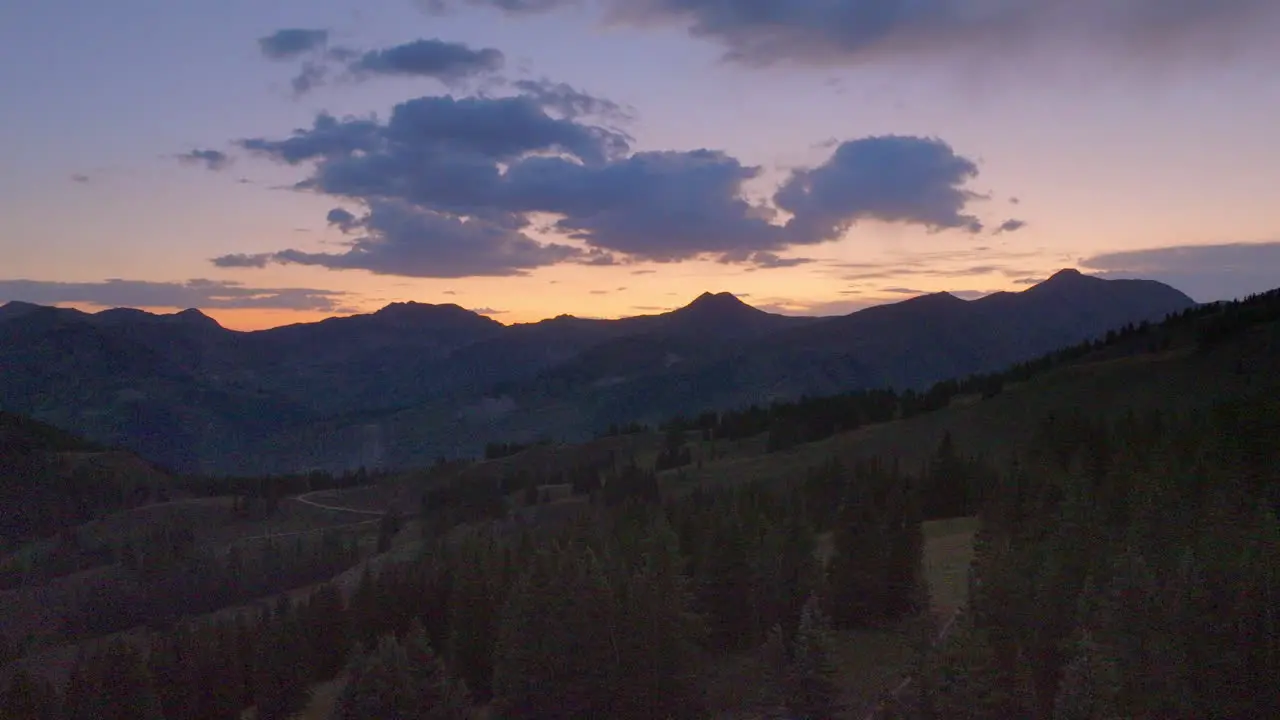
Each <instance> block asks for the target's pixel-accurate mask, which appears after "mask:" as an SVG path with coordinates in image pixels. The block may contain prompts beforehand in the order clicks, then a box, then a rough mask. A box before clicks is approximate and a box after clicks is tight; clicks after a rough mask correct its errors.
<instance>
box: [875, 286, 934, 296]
mask: <svg viewBox="0 0 1280 720" xmlns="http://www.w3.org/2000/svg"><path fill="white" fill-rule="evenodd" d="M880 292H887V293H893V294H895V295H925V294H927V293H926V291H924V290H916V289H915V288H904V287H887V288H881V289H880Z"/></svg>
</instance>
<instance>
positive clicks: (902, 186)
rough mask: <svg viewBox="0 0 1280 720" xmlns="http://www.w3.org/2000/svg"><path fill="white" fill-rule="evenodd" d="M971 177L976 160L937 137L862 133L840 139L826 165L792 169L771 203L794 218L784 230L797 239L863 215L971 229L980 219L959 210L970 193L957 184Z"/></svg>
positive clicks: (833, 233)
mask: <svg viewBox="0 0 1280 720" xmlns="http://www.w3.org/2000/svg"><path fill="white" fill-rule="evenodd" d="M977 175H978V166H977V164H975V163H974V162H973V161H972V160H970V159H968V158H966V157H962V156H960V155H957V154H956V153H955V151H954V150H952V148H951V146H950V145H948V144H947V143H945V142H943V141H941V140H938V139H935V138H919V137H908V136H901V135H885V136H879V137H869V138H863V139H861V140H850V141H848V142H844V143H841V144H840V146H839V147H837V148H836V151H835V153H834V154H833V155H832V156H831V158H830V159H829V160H828V161H827V162H826V163H824V164H822V165H819V166H818V167H816V168H813V169H811V170H798V171H795V172H793V173H792V175H791V177H790V178H789V179H788V180H787V181H786V182H785V183H784V184H783V185H782V187H781V188H779V189H778V192H777V194H776V195H775V196H774V202H775V204H776V205H777V206H778V207H779V208H781V209H783V210H785V211H787V212H789V213H791V214H792V215H793V216H794V217H793V218H792V219H791V221H790V222H788V223H787V228H788V230H789V234H790V235H791V237H792V238H793V240H794V241H795V242H797V243H813V242H821V241H823V240H829V239H832V238H835V237H838V236H839V235H840V234H842V233H843V232H844V231H845V230H846V229H848V227H849V226H850V225H852V224H853V223H855V222H857V221H858V220H863V219H867V220H882V221H885V222H904V223H912V224H917V225H922V226H924V227H928V228H931V229H937V230H941V229H949V228H960V229H964V230H966V231H969V232H976V231H977V230H980V229H981V228H982V223H981V222H980V221H979V220H978V219H977V218H976V217H974V216H973V215H970V214H966V213H965V212H964V210H965V208H966V207H967V206H968V204H969V202H970V201H972V200H974V199H976V198H977V196H976V195H975V194H974V193H973V192H970V191H968V190H965V189H964V187H963V186H964V184H965V183H966V182H968V181H969V180H970V179H972V178H974V177H976V176H977Z"/></svg>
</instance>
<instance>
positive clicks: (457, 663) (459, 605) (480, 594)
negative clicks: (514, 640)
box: [448, 538, 503, 702]
mask: <svg viewBox="0 0 1280 720" xmlns="http://www.w3.org/2000/svg"><path fill="white" fill-rule="evenodd" d="M494 556H495V550H494V548H493V546H492V545H491V544H490V543H489V542H488V541H487V539H477V538H471V539H468V540H466V541H464V545H463V547H462V548H460V550H459V551H458V555H457V556H455V557H453V558H452V559H451V566H452V571H453V586H452V589H451V592H450V593H449V623H448V626H449V659H450V665H451V666H452V667H453V669H454V672H456V673H457V674H458V676H459V677H460V678H461V679H462V680H463V681H464V682H465V683H466V685H467V687H468V688H469V689H470V690H471V692H472V693H473V696H474V698H475V699H476V700H477V701H478V702H486V701H488V699H489V698H490V697H492V694H493V689H492V688H493V673H494V653H495V651H494V647H495V644H496V642H497V633H498V623H499V618H500V613H501V607H502V602H503V598H502V588H501V587H500V586H499V574H498V568H497V564H498V563H497V562H496V558H495V557H494Z"/></svg>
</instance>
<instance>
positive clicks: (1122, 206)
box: [0, 0, 1280, 329]
mask: <svg viewBox="0 0 1280 720" xmlns="http://www.w3.org/2000/svg"><path fill="white" fill-rule="evenodd" d="M1278 32H1280V3H1276V2H1274V1H1273V0H1128V1H1127V2H1124V3H1120V2H1113V1H1112V0H793V1H791V2H785V3H783V2H777V3H762V2H759V1H758V0H738V1H736V2H735V1H733V0H384V1H383V2H378V3H368V2H360V1H357V0H275V1H273V2H269V3H264V2H260V0H220V1H219V2H216V3H215V2H205V1H204V0H199V1H196V0H193V1H192V2H182V3H175V2H169V1H162V0H115V1H114V2H112V3H98V2H88V0H43V1H42V2H39V3H5V4H2V5H0V218H3V223H2V224H0V302H3V301H7V300H23V301H28V302H38V303H42V304H58V305H64V306H73V307H80V308H83V309H90V310H93V309H101V308H107V307H116V306H131V307H141V308H145V309H149V310H153V311H157V312H168V311H174V310H180V309H184V308H187V307H197V308H200V309H202V310H204V311H205V312H206V313H208V314H209V315H211V316H213V317H214V318H216V319H218V320H219V321H220V322H222V323H223V324H224V325H226V326H228V327H232V328H237V329H256V328H262V327H269V326H274V325H281V324H286V323H292V322H300V321H310V320H316V319H319V318H322V317H325V316H329V315H335V314H339V315H340V314H350V313H356V312H369V311H372V310H375V309H377V308H379V307H381V306H383V305H386V304H387V303H390V302H400V301H408V300H414V301H418V302H427V303H456V304H458V305H461V306H463V307H466V308H470V309H473V310H476V311H477V312H481V313H484V314H487V315H490V316H491V317H494V318H495V319H497V320H500V321H502V322H505V323H511V322H529V321H536V320H539V319H542V318H547V317H553V316H555V315H559V314H562V313H569V314H574V315H578V316H582V317H618V316H625V315H636V314H645V313H653V312H660V311H664V310H669V309H672V308H675V307H678V306H681V305H684V304H687V303H688V302H689V301H691V300H692V299H693V298H694V297H696V296H697V295H699V294H701V293H702V292H704V291H710V292H719V291H729V292H733V293H735V294H737V295H738V296H739V297H741V298H743V299H744V300H745V301H747V302H749V303H751V304H753V305H755V306H757V307H760V308H763V309H766V310H771V311H775V312H784V313H790V314H843V313H847V312H851V311H853V310H857V309H859V308H862V307H867V306H870V305H875V304H880V303H884V302H892V301H896V300H901V299H905V298H908V297H911V296H913V295H917V294H922V293H926V292H938V291H950V292H953V293H955V294H956V295H958V296H960V297H964V298H973V297H978V296H980V295H982V294H984V293H989V292H993V291H997V290H1018V289H1022V288H1025V287H1027V286H1029V285H1031V284H1034V283H1035V282H1037V281H1038V280H1040V279H1043V278H1044V277H1047V276H1048V275H1050V274H1052V273H1053V272H1054V271H1056V270H1058V269H1061V268H1064V267H1075V268H1079V269H1081V270H1082V271H1084V272H1087V273H1090V274H1097V275H1101V276H1103V277H1141V278H1152V279H1157V280H1162V281H1164V282H1168V283H1170V284H1172V285H1174V286H1175V287H1178V288H1179V289H1181V290H1183V291H1184V292H1187V293H1188V294H1189V295H1191V296H1192V297H1193V298H1194V299H1196V300H1199V301H1212V300H1219V299H1227V298H1232V297H1239V296H1242V295H1245V294H1248V293H1252V292H1259V291H1263V290H1267V289H1271V288H1273V287H1276V286H1280V203H1277V202H1276V200H1277V191H1276V188H1277V187H1278V186H1280V137H1278V136H1277V133H1278V132H1280V131H1277V126H1276V124H1275V118H1277V117H1280V73H1276V72H1275V68H1276V67H1280V46H1277V45H1276V44H1275V43H1274V42H1273V41H1272V38H1274V37H1276V36H1277V33H1278Z"/></svg>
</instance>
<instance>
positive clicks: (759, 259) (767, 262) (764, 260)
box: [750, 252, 813, 269]
mask: <svg viewBox="0 0 1280 720" xmlns="http://www.w3.org/2000/svg"><path fill="white" fill-rule="evenodd" d="M750 262H751V264H752V265H754V266H756V267H758V268H761V269H770V268H788V267H796V266H797V265H807V264H809V263H811V262H813V258H802V257H799V258H784V257H778V256H777V255H775V254H774V253H771V252H756V253H752V254H751V260H750Z"/></svg>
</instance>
